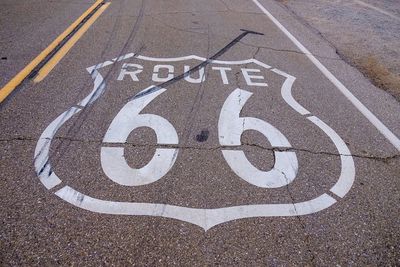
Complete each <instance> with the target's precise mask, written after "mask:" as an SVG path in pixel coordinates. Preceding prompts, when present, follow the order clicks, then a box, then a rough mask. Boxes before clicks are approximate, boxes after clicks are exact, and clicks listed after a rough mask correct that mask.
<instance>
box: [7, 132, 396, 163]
mask: <svg viewBox="0 0 400 267" xmlns="http://www.w3.org/2000/svg"><path fill="white" fill-rule="evenodd" d="M48 140H50V139H48ZM52 140H53V141H55V140H59V141H69V142H78V143H83V144H85V143H86V144H99V145H106V146H122V145H125V146H132V147H137V148H141V147H147V148H178V149H188V150H190V149H192V150H204V151H207V150H209V151H213V150H219V149H241V148H250V147H255V148H257V149H262V150H267V151H271V152H305V153H310V154H314V155H327V156H334V157H340V156H348V157H349V156H351V157H354V158H360V159H369V160H377V161H382V162H385V163H387V162H388V161H390V160H396V159H400V154H394V155H390V156H386V157H379V156H373V155H359V154H340V153H334V152H328V151H314V150H310V149H305V148H298V147H297V148H296V147H291V148H285V147H266V146H263V145H259V144H251V143H243V144H242V145H240V146H221V145H218V146H212V147H200V146H189V145H179V144H176V145H172V144H171V145H166V144H137V143H132V142H126V143H103V142H102V140H87V139H86V140H84V139H76V138H70V137H55V138H53V139H52ZM18 141H22V142H25V141H28V142H37V138H33V137H22V136H19V137H12V138H5V139H0V143H6V142H18Z"/></svg>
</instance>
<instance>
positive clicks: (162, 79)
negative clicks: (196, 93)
mask: <svg viewBox="0 0 400 267" xmlns="http://www.w3.org/2000/svg"><path fill="white" fill-rule="evenodd" d="M162 69H165V70H167V73H168V74H167V76H165V77H160V72H161V70H162ZM174 71H175V70H174V66H172V65H155V66H154V72H153V77H152V81H153V82H161V83H162V82H167V81H169V80H172V79H173V78H174Z"/></svg>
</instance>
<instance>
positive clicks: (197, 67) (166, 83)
mask: <svg viewBox="0 0 400 267" xmlns="http://www.w3.org/2000/svg"><path fill="white" fill-rule="evenodd" d="M241 31H242V33H241V34H239V36H237V37H236V38H235V39H233V40H232V41H231V42H230V43H229V44H227V45H226V46H224V47H223V48H222V49H220V50H219V51H218V52H217V53H215V54H214V55H213V56H211V57H209V58H207V59H206V60H205V61H203V62H201V63H200V64H198V65H196V66H194V67H193V68H191V69H189V70H188V71H186V72H184V73H182V74H180V75H178V76H176V77H174V78H172V79H170V80H168V81H166V82H164V83H162V84H160V85H158V86H153V87H150V88H149V89H147V90H145V91H142V92H140V93H138V94H136V95H135V96H134V97H133V99H137V98H140V97H143V96H146V95H148V94H151V93H154V92H156V91H158V90H160V89H161V88H167V87H168V86H170V85H172V84H174V83H176V82H178V81H180V80H182V79H184V78H186V77H188V76H189V75H191V74H192V73H195V72H197V71H199V70H200V69H201V68H204V67H206V66H207V65H209V64H210V63H211V62H212V61H213V60H216V59H218V58H219V57H220V56H222V55H223V54H225V53H226V52H227V51H228V50H229V49H231V48H232V47H233V46H234V45H236V44H237V43H238V42H239V41H240V40H242V39H243V38H244V37H245V36H246V35H248V34H255V35H264V34H263V33H259V32H255V31H251V30H245V29H241Z"/></svg>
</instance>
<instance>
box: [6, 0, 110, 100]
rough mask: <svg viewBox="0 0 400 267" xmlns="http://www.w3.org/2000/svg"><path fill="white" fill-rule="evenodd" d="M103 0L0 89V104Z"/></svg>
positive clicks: (87, 11) (95, 4)
mask: <svg viewBox="0 0 400 267" xmlns="http://www.w3.org/2000/svg"><path fill="white" fill-rule="evenodd" d="M102 2H103V0H97V1H96V2H95V3H94V4H93V5H92V6H91V7H90V8H89V9H87V10H86V11H85V12H84V13H83V14H82V15H81V16H80V17H79V18H78V19H77V20H75V21H74V22H73V23H72V24H71V25H70V26H69V27H68V28H67V29H66V30H65V31H64V32H63V33H62V34H60V35H59V36H58V37H57V38H56V39H55V40H54V41H53V42H52V43H51V44H50V45H49V46H48V47H47V48H46V49H44V50H43V51H42V52H41V53H40V54H39V55H38V56H37V57H36V58H35V59H33V60H32V61H31V62H30V63H29V64H28V65H27V66H26V67H25V68H23V69H22V70H21V71H20V72H19V73H18V74H17V75H16V76H15V77H14V78H12V79H11V80H10V81H9V82H8V83H7V84H6V85H5V86H4V87H3V88H1V89H0V103H1V102H3V101H4V99H6V97H7V96H8V95H9V94H11V93H12V91H14V89H15V88H16V87H17V86H18V85H19V84H21V82H22V81H23V80H24V79H25V78H26V77H27V76H28V75H29V74H30V73H31V72H32V70H33V69H34V68H35V67H36V66H38V65H39V63H40V62H42V61H43V60H44V59H45V58H46V57H47V56H48V55H49V54H50V53H51V51H53V50H54V49H55V48H56V47H57V45H59V44H60V43H61V42H62V40H64V38H65V37H67V36H68V35H69V34H70V33H71V32H72V31H73V30H74V29H75V28H76V27H77V26H78V25H79V24H80V23H81V22H82V21H83V19H84V18H85V17H86V16H88V15H89V14H90V13H91V12H92V11H93V10H94V9H95V8H96V7H98V6H99V5H100V4H101V3H102Z"/></svg>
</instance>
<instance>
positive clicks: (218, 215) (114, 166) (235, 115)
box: [34, 53, 355, 230]
mask: <svg viewBox="0 0 400 267" xmlns="http://www.w3.org/2000/svg"><path fill="white" fill-rule="evenodd" d="M133 57H135V58H137V59H140V60H143V61H148V62H156V63H157V65H155V66H154V74H153V76H152V80H153V81H154V82H169V81H171V79H173V75H171V72H172V71H171V70H173V67H172V68H171V65H169V64H167V63H171V62H180V61H185V60H198V61H202V62H204V61H206V60H207V59H205V58H201V57H198V56H193V55H192V56H186V57H180V58H150V57H145V56H140V55H134V54H133V53H130V54H127V55H125V56H122V57H119V58H115V59H113V60H110V61H106V62H103V63H101V64H97V65H95V66H92V67H89V68H87V71H88V72H89V73H90V74H91V77H92V79H93V81H94V86H93V90H92V91H91V92H90V94H89V95H88V96H86V97H85V98H84V99H83V100H81V101H80V102H79V103H78V104H77V106H74V107H71V108H69V109H68V110H67V111H65V112H64V113H62V114H61V115H60V116H58V117H57V118H56V119H55V120H54V121H53V122H51V123H50V124H49V125H48V126H47V128H46V129H45V130H44V132H43V133H42V135H41V136H40V138H39V140H38V143H37V146H36V150H35V155H34V164H35V170H36V173H37V175H38V176H39V178H40V181H41V182H42V184H43V185H44V186H45V187H46V188H47V189H52V188H54V187H55V186H57V185H59V184H61V183H62V180H61V179H60V177H58V175H57V174H56V173H55V172H54V170H53V169H52V166H51V163H50V158H49V151H50V146H51V143H52V141H53V138H54V136H55V134H56V133H57V131H58V130H59V129H60V128H61V127H62V126H63V125H64V124H65V123H66V122H67V121H68V120H69V119H71V118H72V117H73V116H74V115H76V114H78V113H79V112H80V111H82V109H83V108H84V107H87V106H89V105H91V104H93V103H94V102H95V101H96V100H97V99H98V98H99V97H100V96H101V94H102V93H103V91H104V90H105V88H106V84H105V81H104V79H103V77H102V75H101V74H100V72H99V70H100V69H101V68H104V67H106V66H110V65H112V64H115V63H116V62H120V61H124V60H126V59H129V58H133ZM158 63H162V64H158ZM250 63H252V64H256V65H258V66H259V67H260V68H262V69H264V70H266V71H270V72H273V73H275V74H277V75H280V76H282V77H283V78H284V82H283V84H282V86H281V89H280V91H281V96H282V98H283V99H284V101H285V102H286V103H287V104H288V105H289V106H290V107H291V108H292V109H294V110H295V111H296V112H297V113H299V114H300V115H301V116H305V117H306V118H307V120H309V121H310V122H311V123H312V124H313V125H314V126H315V127H317V128H319V129H320V130H322V132H323V133H324V134H326V136H327V137H328V138H329V140H330V141H331V142H332V143H333V144H334V146H335V147H336V149H337V151H338V153H339V155H340V162H341V172H340V175H339V177H338V178H337V182H336V184H335V185H334V186H333V187H332V188H330V190H329V192H326V193H323V194H322V195H320V196H318V197H316V198H313V199H310V200H308V201H304V202H299V203H283V204H256V205H240V206H231V207H221V208H214V209H207V208H192V207H183V206H176V205H169V204H161V203H135V202H116V201H110V200H102V199H98V198H93V197H90V196H88V195H85V194H82V193H80V192H78V191H77V190H75V189H74V188H72V187H70V186H68V185H65V186H63V187H62V188H61V189H59V190H57V191H56V192H55V194H56V195H57V196H58V197H60V198H61V199H63V200H65V201H67V202H69V203H70V204H72V205H75V206H77V207H80V208H82V209H85V210H89V211H92V212H98V213H105V214H116V215H137V216H138V215H147V216H158V217H166V218H173V219H178V220H182V221H185V222H189V223H192V224H195V225H198V226H200V227H202V228H203V229H204V230H208V229H210V228H211V227H213V226H215V225H218V224H221V223H224V222H228V221H231V220H236V219H241V218H250V217H271V216H299V215H306V214H311V213H315V212H318V211H321V210H323V209H326V208H328V207H330V206H331V205H333V204H334V203H335V202H336V200H335V198H333V197H332V196H330V194H334V195H335V196H337V197H340V198H343V197H344V196H345V195H346V194H347V193H348V192H349V190H350V189H351V187H352V185H353V182H354V177H355V167H354V161H353V158H352V156H351V153H350V151H349V149H348V147H347V145H346V144H345V142H344V141H343V140H342V139H341V137H340V136H339V135H338V134H337V133H336V132H335V131H334V130H333V129H332V128H331V127H329V126H328V125H327V124H326V123H324V122H323V121H322V120H320V119H319V118H318V117H316V116H313V115H311V113H310V112H309V111H308V110H307V109H305V108H304V107H303V106H301V105H300V104H299V103H298V102H297V101H296V100H295V99H294V98H293V96H292V94H291V89H292V85H293V83H294V82H295V79H296V78H295V77H293V76H291V75H289V74H287V73H285V72H283V71H281V70H278V69H276V68H272V67H270V66H268V65H266V64H264V63H262V62H260V61H258V60H256V59H248V60H242V61H220V60H209V64H211V65H212V64H218V65H219V66H221V65H222V66H226V67H227V68H223V67H222V68H221V67H219V69H217V68H216V69H217V70H218V71H220V74H221V80H222V83H223V84H227V80H226V72H225V71H226V69H228V68H229V66H234V65H244V64H250ZM128 67H134V71H132V70H130V71H129V70H128ZM141 68H143V67H142V66H140V65H137V64H124V65H123V68H122V70H121V73H120V76H119V77H118V79H123V78H124V76H125V75H129V76H130V77H131V78H132V79H133V80H135V79H137V75H138V74H139V73H140V72H141ZM161 69H164V70H167V71H168V74H167V76H166V77H161V76H160V75H159V72H161ZM185 71H186V73H188V71H189V69H185ZM200 71H201V70H200ZM242 72H243V76H244V78H245V80H246V81H247V84H248V85H257V86H267V83H264V82H261V81H260V80H259V77H260V76H258V75H257V70H255V69H242ZM184 78H185V79H187V80H188V81H190V82H192V83H201V82H203V81H204V80H203V78H204V75H200V76H199V79H193V78H191V77H189V76H184ZM166 91H167V89H166V88H163V84H161V85H159V86H150V87H148V88H146V89H144V90H142V91H141V92H139V93H138V94H136V96H134V97H133V98H132V99H131V100H130V101H128V102H127V103H126V104H125V105H124V106H123V107H122V109H121V110H120V111H119V112H118V114H117V115H116V116H115V118H114V119H113V121H112V122H111V125H110V126H109V128H108V130H107V132H106V133H105V136H104V139H103V143H105V144H107V143H112V144H117V145H118V144H121V145H122V144H124V143H125V142H126V141H127V138H128V135H129V134H130V133H131V132H132V131H133V130H135V129H136V128H139V127H149V128H151V129H153V130H154V132H155V133H156V136H157V143H158V144H160V145H171V146H174V145H175V146H176V145H177V144H179V137H178V134H177V131H176V129H175V127H174V125H172V124H171V123H170V122H169V121H168V120H167V119H165V118H163V117H161V116H159V115H156V114H142V113H141V111H142V110H143V109H144V108H145V107H146V106H147V105H148V104H149V103H150V102H152V101H153V100H154V99H155V98H157V97H158V96H160V95H161V94H163V93H164V92H166ZM251 97H252V93H251V92H249V91H247V90H246V89H243V88H233V90H232V92H231V93H230V94H229V96H228V98H227V99H226V100H225V102H224V104H223V105H222V107H221V112H220V115H219V120H218V139H219V143H220V145H221V147H223V149H222V155H223V158H224V159H225V161H226V164H227V165H228V166H229V167H230V169H231V170H232V171H233V172H234V173H235V174H236V176H237V177H238V178H240V179H243V180H244V181H246V182H247V183H249V184H252V185H254V186H257V187H261V188H266V189H268V188H279V187H282V186H286V185H288V184H289V183H291V182H292V181H293V180H294V179H295V178H296V176H297V173H298V169H299V165H298V160H297V156H296V152H295V151H293V150H291V147H292V146H291V144H290V140H288V139H287V138H286V136H285V135H284V134H283V133H282V132H281V131H280V130H279V129H277V128H276V127H275V126H273V125H271V124H270V123H268V122H266V121H264V120H261V119H258V118H253V117H240V112H241V110H242V108H243V107H244V106H245V105H246V102H247V101H248V100H249V99H251ZM247 130H253V131H258V132H259V133H261V134H262V135H263V136H264V137H265V138H266V139H267V140H268V141H269V143H270V144H271V146H272V147H273V148H279V149H277V150H274V158H275V162H274V166H273V168H272V169H271V170H269V171H262V170H259V169H258V168H257V167H255V166H254V165H253V164H252V163H251V161H250V160H249V159H248V158H247V157H246V155H245V153H244V152H243V151H242V150H237V149H233V147H238V146H240V145H241V136H242V134H243V132H245V131H247ZM231 148H232V149H231ZM178 154H179V148H176V147H171V148H170V147H164V148H157V149H156V152H155V154H154V155H153V157H152V159H151V160H150V161H149V162H148V163H147V164H146V165H145V166H144V167H142V168H137V169H135V168H131V167H130V166H129V165H128V164H127V162H126V160H125V158H124V148H123V147H122V146H115V145H114V146H112V147H109V146H103V147H102V148H101V155H100V157H101V165H102V168H103V171H104V173H105V174H106V175H107V177H108V178H109V179H111V180H112V181H113V182H115V183H118V184H120V185H124V186H139V185H147V184H150V183H153V182H155V181H158V180H160V179H162V178H163V177H164V176H165V175H166V174H167V173H168V172H169V171H170V170H171V168H173V166H174V164H175V162H176V159H177V156H178Z"/></svg>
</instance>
